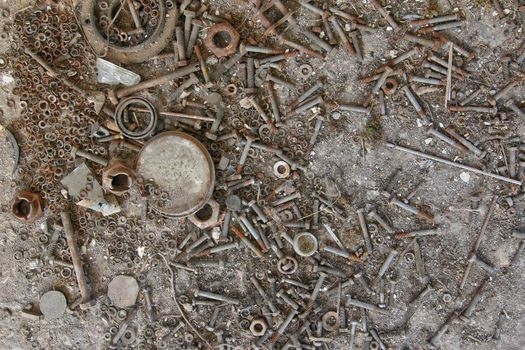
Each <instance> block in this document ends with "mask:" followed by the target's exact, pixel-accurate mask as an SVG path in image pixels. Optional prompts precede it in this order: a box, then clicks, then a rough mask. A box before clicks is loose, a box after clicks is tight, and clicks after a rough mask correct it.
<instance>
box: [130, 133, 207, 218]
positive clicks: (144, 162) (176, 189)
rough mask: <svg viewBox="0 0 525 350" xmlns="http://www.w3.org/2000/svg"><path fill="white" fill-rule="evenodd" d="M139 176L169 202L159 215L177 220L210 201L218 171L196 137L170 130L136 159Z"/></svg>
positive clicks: (153, 204) (154, 140)
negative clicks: (165, 195)
mask: <svg viewBox="0 0 525 350" xmlns="http://www.w3.org/2000/svg"><path fill="white" fill-rule="evenodd" d="M136 169H137V173H138V174H139V175H140V176H141V177H142V178H143V179H144V181H146V182H148V181H152V182H153V183H154V184H155V185H156V186H157V188H158V189H159V190H160V191H164V192H167V193H168V195H169V199H168V200H167V201H166V203H165V205H163V206H162V207H159V206H158V205H157V203H151V205H152V206H153V208H154V209H155V210H157V211H158V212H160V213H162V214H165V215H169V216H175V217H183V216H188V215H190V214H193V213H194V212H196V211H198V210H199V209H201V208H202V207H203V206H204V204H206V202H208V200H209V199H210V197H211V195H212V193H213V187H214V186H215V168H214V166H213V161H212V159H211V156H210V154H209V153H208V151H207V150H206V148H205V147H204V146H203V145H202V143H200V142H199V141H198V140H197V139H195V138H194V137H192V136H190V135H187V134H184V133H181V132H178V131H167V132H164V133H162V134H159V135H157V136H155V137H154V138H152V139H151V140H149V141H148V142H147V143H146V144H145V145H144V147H143V148H142V150H141V151H140V154H139V156H138V159H137V167H136Z"/></svg>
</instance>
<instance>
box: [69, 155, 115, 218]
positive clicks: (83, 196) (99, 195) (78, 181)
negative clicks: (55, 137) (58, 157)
mask: <svg viewBox="0 0 525 350" xmlns="http://www.w3.org/2000/svg"><path fill="white" fill-rule="evenodd" d="M60 183H61V184H62V186H64V187H65V188H66V190H67V192H68V194H69V196H71V197H73V198H74V199H75V200H76V204H77V205H80V206H82V207H85V208H88V209H92V210H95V211H98V212H100V213H102V215H104V216H107V215H112V214H116V213H118V212H120V206H119V204H118V202H117V200H116V198H115V196H114V195H107V196H106V197H104V191H103V190H102V187H101V186H100V184H99V183H98V181H97V180H96V179H95V176H94V174H93V173H92V172H91V170H90V169H89V168H88V167H87V165H86V163H82V164H80V165H79V166H78V167H76V168H75V169H74V170H73V171H72V172H71V173H69V175H67V176H66V177H64V178H63V179H62V181H61V182H60Z"/></svg>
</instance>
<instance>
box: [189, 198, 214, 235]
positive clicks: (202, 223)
mask: <svg viewBox="0 0 525 350" xmlns="http://www.w3.org/2000/svg"><path fill="white" fill-rule="evenodd" d="M219 211H220V207H219V203H217V202H216V201H215V200H213V199H210V200H209V201H208V202H207V203H206V204H204V207H202V209H200V210H199V211H197V212H196V213H195V214H192V215H190V216H189V217H188V219H189V220H190V221H191V222H192V223H193V224H194V225H195V226H197V227H198V228H200V229H201V230H204V229H207V228H210V227H212V226H215V225H217V224H218V223H219Z"/></svg>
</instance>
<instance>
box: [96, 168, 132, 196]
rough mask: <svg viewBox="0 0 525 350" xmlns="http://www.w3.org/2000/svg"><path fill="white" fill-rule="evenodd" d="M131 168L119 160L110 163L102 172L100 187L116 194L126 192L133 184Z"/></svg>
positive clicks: (119, 194)
mask: <svg viewBox="0 0 525 350" xmlns="http://www.w3.org/2000/svg"><path fill="white" fill-rule="evenodd" d="M133 177H134V176H133V170H131V169H130V168H129V167H128V166H127V165H126V164H124V163H122V162H120V161H114V162H112V163H110V164H109V165H108V166H107V167H106V168H105V169H104V171H103V172H102V187H103V188H104V189H105V190H106V191H109V192H111V193H113V194H115V195H117V196H121V195H123V194H124V193H126V192H128V191H129V189H130V188H131V186H132V185H133Z"/></svg>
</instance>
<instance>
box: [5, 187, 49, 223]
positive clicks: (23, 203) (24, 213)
mask: <svg viewBox="0 0 525 350" xmlns="http://www.w3.org/2000/svg"><path fill="white" fill-rule="evenodd" d="M42 207H43V202H42V198H40V195H39V194H38V193H34V192H29V191H22V192H20V193H19V194H18V195H17V196H16V197H15V199H14V200H13V204H12V206H11V211H12V213H13V215H14V216H15V217H16V218H17V219H18V220H20V221H22V222H25V223H32V222H34V221H35V220H36V219H38V218H40V217H41V216H42V215H43V210H42Z"/></svg>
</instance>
